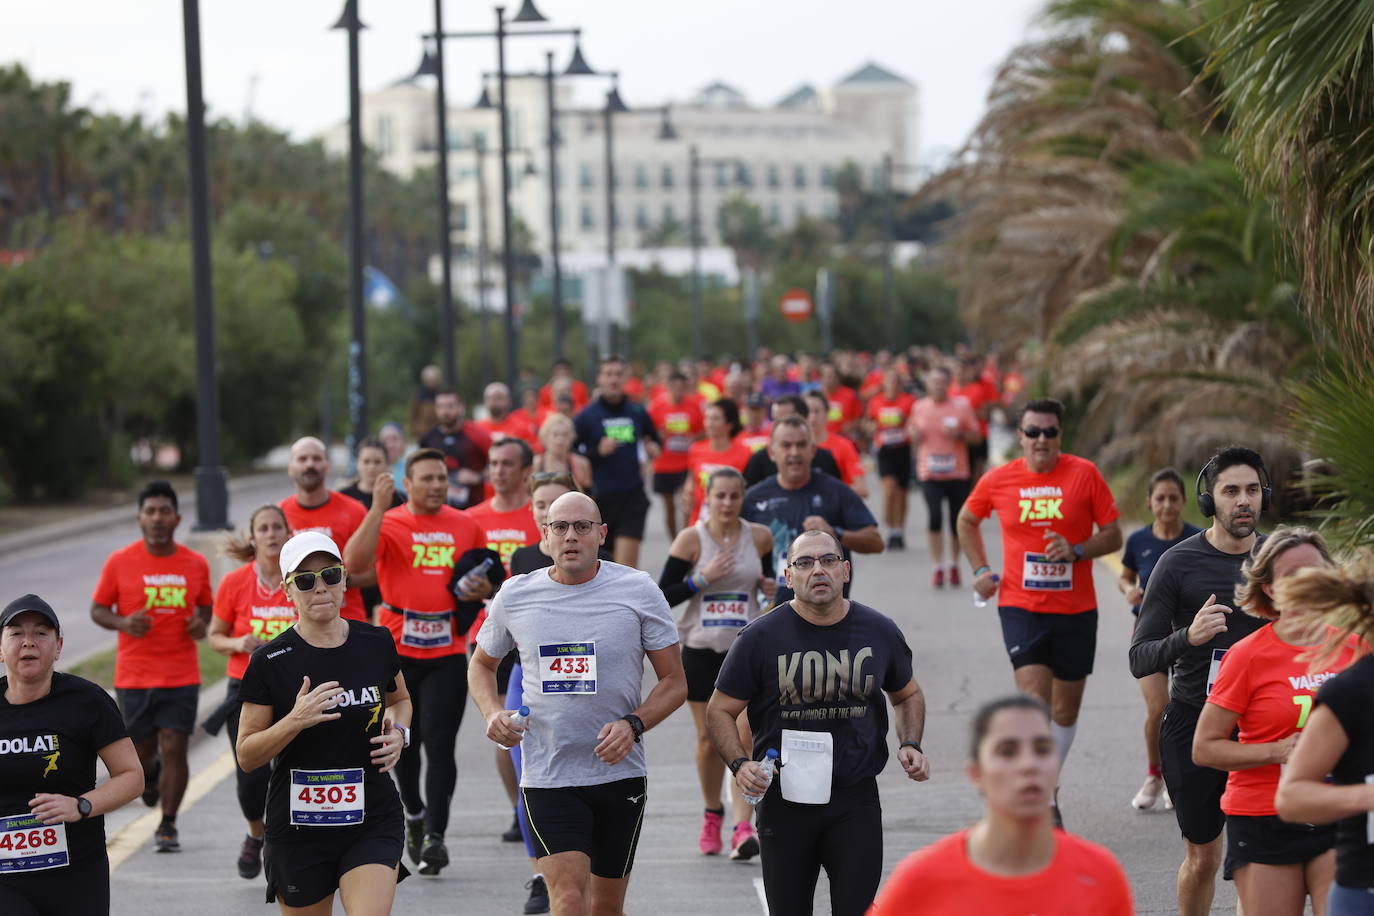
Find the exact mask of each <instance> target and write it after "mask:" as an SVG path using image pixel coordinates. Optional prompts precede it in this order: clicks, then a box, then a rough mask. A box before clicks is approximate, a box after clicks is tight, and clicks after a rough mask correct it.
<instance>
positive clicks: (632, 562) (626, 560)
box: [611, 536, 639, 569]
mask: <svg viewBox="0 0 1374 916" xmlns="http://www.w3.org/2000/svg"><path fill="white" fill-rule="evenodd" d="M611 555H612V556H613V557H615V561H616V562H617V563H619V564H620V565H621V566H629V567H632V568H634V569H638V568H639V538H627V537H624V536H621V537H618V538H616V539H615V548H614V549H613V550H612V551H611Z"/></svg>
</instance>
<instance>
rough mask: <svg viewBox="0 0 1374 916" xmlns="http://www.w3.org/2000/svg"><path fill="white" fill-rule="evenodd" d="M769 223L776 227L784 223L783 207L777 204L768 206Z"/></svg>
mask: <svg viewBox="0 0 1374 916" xmlns="http://www.w3.org/2000/svg"><path fill="white" fill-rule="evenodd" d="M768 222H770V223H772V224H773V225H774V226H776V225H778V224H780V223H781V222H782V207H779V206H778V205H777V204H769V205H768Z"/></svg>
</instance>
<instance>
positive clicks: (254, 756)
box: [234, 672, 340, 773]
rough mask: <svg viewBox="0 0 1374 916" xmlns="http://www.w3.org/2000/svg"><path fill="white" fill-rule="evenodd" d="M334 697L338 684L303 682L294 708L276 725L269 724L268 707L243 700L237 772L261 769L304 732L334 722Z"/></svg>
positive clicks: (307, 679)
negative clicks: (239, 770) (324, 723)
mask: <svg viewBox="0 0 1374 916" xmlns="http://www.w3.org/2000/svg"><path fill="white" fill-rule="evenodd" d="M250 673H251V672H250ZM338 693H339V682H338V681H325V682H324V683H322V684H319V685H315V684H312V683H311V682H310V678H308V677H307V678H303V679H302V682H301V689H300V691H299V692H298V693H297V694H296V703H295V705H294V706H293V707H292V708H291V711H290V712H288V713H287V714H286V715H284V716H282V717H281V718H280V719H278V720H277V721H276V722H273V721H272V712H273V710H272V707H271V706H263V705H262V704H260V703H250V702H248V701H246V700H245V701H244V703H243V707H242V709H241V710H240V712H239V740H238V743H237V744H236V745H235V746H234V750H235V751H236V752H237V754H238V758H239V769H241V770H243V771H244V772H245V773H247V772H250V771H252V770H256V769H257V768H258V767H260V766H265V765H266V764H268V763H270V762H271V761H272V759H273V758H274V757H276V756H277V755H278V754H280V753H281V752H282V749H283V748H285V747H286V746H287V745H288V744H290V743H291V741H292V739H293V738H295V737H296V735H298V734H300V733H301V732H302V731H304V730H305V729H307V728H309V727H310V726H312V725H318V724H319V723H321V722H332V721H334V720H335V719H338V718H339V715H340V713H338V712H335V711H333V710H334V709H335V707H336V706H337V699H336V698H337V697H338Z"/></svg>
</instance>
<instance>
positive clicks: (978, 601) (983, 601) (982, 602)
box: [973, 573, 1002, 607]
mask: <svg viewBox="0 0 1374 916" xmlns="http://www.w3.org/2000/svg"><path fill="white" fill-rule="evenodd" d="M1001 581H1002V577H1001V576H999V575H997V573H993V574H992V584H993V585H996V584H997V583H998V582H1001ZM993 594H994V595H995V594H997V593H996V592H993ZM989 600H990V598H984V597H983V596H982V595H980V594H978V589H976V588H975V589H974V590H973V606H974V607H987V606H988V601H989Z"/></svg>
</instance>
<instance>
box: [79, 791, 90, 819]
mask: <svg viewBox="0 0 1374 916" xmlns="http://www.w3.org/2000/svg"><path fill="white" fill-rule="evenodd" d="M76 813H77V814H79V815H81V819H82V820H83V821H84V820H85V819H86V818H88V817H90V816H91V803H90V802H89V801H88V800H87V799H85V798H83V797H82V796H80V795H78V796H77V797H76Z"/></svg>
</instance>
